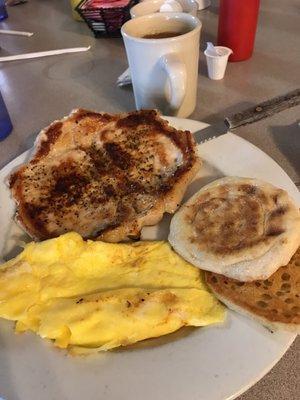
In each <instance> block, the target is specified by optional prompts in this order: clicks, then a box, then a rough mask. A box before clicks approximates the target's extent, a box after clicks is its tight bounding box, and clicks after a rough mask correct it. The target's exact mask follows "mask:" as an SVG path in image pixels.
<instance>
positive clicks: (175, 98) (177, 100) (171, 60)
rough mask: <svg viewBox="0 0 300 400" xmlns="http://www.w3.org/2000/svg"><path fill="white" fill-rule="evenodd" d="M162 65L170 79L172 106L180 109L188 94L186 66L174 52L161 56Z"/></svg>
mask: <svg viewBox="0 0 300 400" xmlns="http://www.w3.org/2000/svg"><path fill="white" fill-rule="evenodd" d="M161 66H162V68H163V69H164V71H165V72H166V73H167V75H168V77H169V80H170V85H171V99H170V106H171V108H172V109H175V110H178V109H179V108H180V107H181V105H182V103H183V100H184V97H185V94H186V83H187V72H186V66H185V64H184V63H183V62H182V61H180V60H179V58H178V56H177V55H176V54H174V53H171V54H167V55H165V56H163V57H162V58H161Z"/></svg>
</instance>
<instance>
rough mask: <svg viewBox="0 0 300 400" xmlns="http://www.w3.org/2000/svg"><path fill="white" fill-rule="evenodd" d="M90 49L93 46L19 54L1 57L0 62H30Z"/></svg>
mask: <svg viewBox="0 0 300 400" xmlns="http://www.w3.org/2000/svg"><path fill="white" fill-rule="evenodd" d="M90 48H91V46H88V47H74V48H70V49H60V50H50V51H39V52H37V53H26V54H19V55H16V56H4V57H0V62H6V61H17V60H28V59H30V58H39V57H48V56H56V55H59V54H67V53H79V52H81V51H87V50H89V49H90Z"/></svg>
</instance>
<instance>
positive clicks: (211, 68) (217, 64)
mask: <svg viewBox="0 0 300 400" xmlns="http://www.w3.org/2000/svg"><path fill="white" fill-rule="evenodd" d="M214 49H215V51H216V52H217V53H218V55H216V54H215V52H214V51H212V50H211V49H206V50H205V51H204V54H205V56H206V62H207V71H208V77H209V78H210V79H214V80H219V79H223V78H224V75H225V71H226V67H227V62H228V57H229V56H230V54H232V50H231V49H229V48H228V47H223V46H214Z"/></svg>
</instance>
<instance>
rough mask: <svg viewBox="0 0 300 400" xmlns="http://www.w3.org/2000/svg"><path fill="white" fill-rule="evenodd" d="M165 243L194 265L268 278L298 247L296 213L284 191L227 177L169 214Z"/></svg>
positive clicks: (299, 229)
mask: <svg viewBox="0 0 300 400" xmlns="http://www.w3.org/2000/svg"><path fill="white" fill-rule="evenodd" d="M169 242H170V243H171V245H172V246H173V248H174V249H175V250H176V251H177V253H179V254H180V255H181V256H182V257H183V258H185V259H186V260H187V261H189V262H190V263H192V264H194V265H195V266H197V267H199V268H201V269H204V270H207V271H212V272H216V273H218V274H222V275H225V276H228V277H230V278H234V279H237V280H240V281H253V280H257V279H267V278H268V277H269V276H270V275H272V274H273V273H274V272H275V271H276V270H277V269H278V268H279V267H281V266H282V265H286V264H287V263H288V262H289V261H290V259H291V257H292V255H293V254H294V253H295V251H296V249H297V248H298V247H299V245H300V213H299V209H298V208H297V206H296V204H295V203H294V202H293V200H292V199H291V198H290V197H289V196H288V194H287V192H286V191H284V190H282V189H279V188H276V187H275V186H273V185H271V184H270V183H266V182H263V181H260V180H257V179H250V178H238V177H226V178H221V179H218V180H216V181H214V182H212V183H210V184H208V185H206V186H205V187H203V188H202V189H201V190H200V191H199V192H198V193H196V194H195V195H194V196H193V197H191V199H190V200H189V201H188V202H187V203H185V204H184V205H183V206H182V207H181V208H180V209H179V211H178V212H177V213H176V214H175V215H174V217H173V218H172V221H171V226H170V234H169Z"/></svg>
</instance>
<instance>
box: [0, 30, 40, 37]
mask: <svg viewBox="0 0 300 400" xmlns="http://www.w3.org/2000/svg"><path fill="white" fill-rule="evenodd" d="M0 33H4V34H5V35H17V36H28V37H30V36H32V35H33V32H22V31H11V30H7V29H0Z"/></svg>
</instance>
